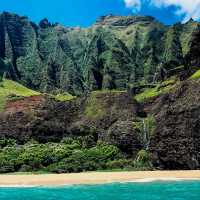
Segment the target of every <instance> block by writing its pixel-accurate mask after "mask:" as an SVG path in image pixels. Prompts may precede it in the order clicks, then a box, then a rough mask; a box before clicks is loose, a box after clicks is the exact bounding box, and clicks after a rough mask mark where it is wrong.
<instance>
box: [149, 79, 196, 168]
mask: <svg viewBox="0 0 200 200" xmlns="http://www.w3.org/2000/svg"><path fill="white" fill-rule="evenodd" d="M199 86H200V81H199V80H196V81H188V82H184V83H182V84H181V86H180V87H179V88H178V89H177V91H176V92H175V93H173V94H169V95H164V96H163V97H162V98H161V99H160V102H159V103H158V106H159V108H158V109H156V110H157V113H156V122H157V123H156V124H157V125H156V130H155V132H154V135H153V136H152V138H151V145H150V151H151V153H152V160H153V164H154V166H156V167H159V168H161V169H199V168H200V87H199Z"/></svg>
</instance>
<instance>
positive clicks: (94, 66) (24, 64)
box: [0, 13, 198, 95]
mask: <svg viewBox="0 0 200 200" xmlns="http://www.w3.org/2000/svg"><path fill="white" fill-rule="evenodd" d="M197 25H198V23H197V22H194V21H189V22H188V23H186V24H175V25H173V26H165V25H163V24H161V23H160V22H158V21H156V20H155V19H154V18H152V17H144V16H128V17H120V16H112V15H110V16H105V17H101V18H100V19H99V20H98V21H97V22H96V23H95V24H94V25H93V26H91V27H89V28H86V29H81V28H66V27H63V26H61V25H60V24H50V23H49V22H48V20H47V19H44V20H42V21H41V22H40V24H39V25H36V24H34V23H32V22H30V21H29V20H28V19H27V18H26V17H20V16H18V15H15V14H10V13H2V14H1V15H0V58H1V60H2V61H3V62H4V64H6V66H8V71H9V74H10V76H11V77H12V78H13V79H15V80H18V81H20V82H22V83H24V84H25V85H27V86H29V87H31V88H34V89H39V90H41V91H54V92H56V91H57V92H58V91H60V90H62V91H68V92H70V93H72V94H76V95H79V94H81V93H83V92H84V91H87V90H96V89H122V88H123V89H124V88H127V86H128V85H130V84H134V83H137V82H141V81H143V82H144V81H146V82H152V81H154V80H155V78H156V74H159V72H160V68H164V69H165V70H164V71H165V72H167V71H170V70H172V69H174V68H176V67H178V66H180V65H182V64H183V61H184V60H183V58H184V56H185V55H186V54H187V53H188V51H189V50H190V40H191V38H192V33H193V31H194V30H195V29H196V27H197Z"/></svg>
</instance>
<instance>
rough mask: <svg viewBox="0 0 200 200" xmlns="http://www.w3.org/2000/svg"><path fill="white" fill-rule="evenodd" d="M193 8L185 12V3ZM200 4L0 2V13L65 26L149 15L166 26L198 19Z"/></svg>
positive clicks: (167, 0)
mask: <svg viewBox="0 0 200 200" xmlns="http://www.w3.org/2000/svg"><path fill="white" fill-rule="evenodd" d="M191 1H195V2H196V5H194V6H193V7H190V8H188V6H187V4H188V2H191ZM199 5H200V0H0V12H2V11H9V12H14V13H17V14H19V15H26V16H28V17H29V18H30V19H31V20H32V21H34V22H39V21H40V20H41V19H42V18H44V17H47V18H48V19H49V21H51V22H59V23H61V24H63V25H66V26H83V27H86V26H89V25H91V24H93V23H94V22H95V21H96V19H97V18H98V17H99V16H101V15H106V14H110V13H112V14H116V15H130V14H140V15H152V16H154V17H156V18H157V19H158V20H160V21H162V22H164V23H165V24H171V23H174V22H177V21H182V20H188V19H189V18H190V17H194V18H195V19H199V16H198V14H199V13H198V12H197V11H196V12H195V9H196V8H197V6H199ZM195 6H196V7H195Z"/></svg>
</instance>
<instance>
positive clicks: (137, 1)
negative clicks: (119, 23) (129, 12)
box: [124, 0, 142, 12]
mask: <svg viewBox="0 0 200 200" xmlns="http://www.w3.org/2000/svg"><path fill="white" fill-rule="evenodd" d="M124 2H125V5H126V7H127V8H131V9H133V11H134V12H136V11H139V10H140V9H141V5H142V2H141V0H124Z"/></svg>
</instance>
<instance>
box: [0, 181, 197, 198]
mask: <svg viewBox="0 0 200 200" xmlns="http://www.w3.org/2000/svg"><path fill="white" fill-rule="evenodd" d="M0 200H200V181H185V182H183V181H182V182H151V183H126V184H125V183H124V184H117V183H115V184H106V185H90V186H89V185H85V186H65V187H54V188H53V187H52V188H50V187H35V188H0Z"/></svg>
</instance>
